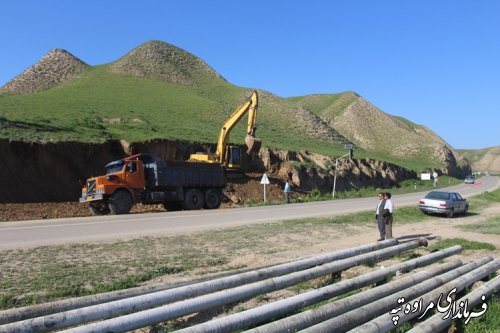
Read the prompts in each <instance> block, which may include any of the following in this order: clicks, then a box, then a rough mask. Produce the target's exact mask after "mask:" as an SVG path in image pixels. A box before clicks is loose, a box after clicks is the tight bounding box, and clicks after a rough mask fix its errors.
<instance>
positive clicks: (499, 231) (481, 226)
mask: <svg viewBox="0 0 500 333" xmlns="http://www.w3.org/2000/svg"><path fill="white" fill-rule="evenodd" d="M457 228H459V229H462V230H464V231H472V232H479V233H481V234H493V235H500V216H495V217H492V218H490V219H488V220H486V221H482V222H479V223H475V224H469V225H459V226H457Z"/></svg>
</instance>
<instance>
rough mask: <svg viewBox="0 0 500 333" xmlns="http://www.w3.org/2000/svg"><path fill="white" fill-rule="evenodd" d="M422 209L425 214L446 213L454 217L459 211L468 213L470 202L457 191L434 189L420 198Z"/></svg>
mask: <svg viewBox="0 0 500 333" xmlns="http://www.w3.org/2000/svg"><path fill="white" fill-rule="evenodd" d="M419 207H420V210H421V211H422V212H424V213H425V214H430V213H435V214H445V215H446V216H447V217H453V216H454V215H455V214H457V213H462V214H464V215H466V214H467V211H468V210H469V203H468V202H467V200H465V199H464V198H462V196H461V195H460V194H459V193H457V192H448V191H432V192H429V193H428V194H427V195H426V196H425V197H424V198H422V199H420V203H419Z"/></svg>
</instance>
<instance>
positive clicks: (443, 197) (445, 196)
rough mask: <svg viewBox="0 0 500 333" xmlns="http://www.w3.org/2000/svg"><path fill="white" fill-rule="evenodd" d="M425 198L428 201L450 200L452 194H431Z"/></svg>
mask: <svg viewBox="0 0 500 333" xmlns="http://www.w3.org/2000/svg"><path fill="white" fill-rule="evenodd" d="M425 197H426V198H427V199H438V200H448V199H449V198H450V194H449V193H445V192H430V193H429V194H427V195H426V196H425Z"/></svg>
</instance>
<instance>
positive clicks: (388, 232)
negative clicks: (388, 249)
mask: <svg viewBox="0 0 500 333" xmlns="http://www.w3.org/2000/svg"><path fill="white" fill-rule="evenodd" d="M384 201H385V204H384V209H383V210H382V218H383V219H384V224H385V239H391V238H392V222H393V219H392V214H393V213H394V205H393V204H392V201H391V194H390V193H389V192H386V193H384Z"/></svg>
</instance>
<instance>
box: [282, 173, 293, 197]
mask: <svg viewBox="0 0 500 333" xmlns="http://www.w3.org/2000/svg"><path fill="white" fill-rule="evenodd" d="M283 191H284V192H285V199H286V203H290V192H292V189H291V187H290V181H289V180H288V179H287V180H286V182H285V188H284V190H283Z"/></svg>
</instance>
